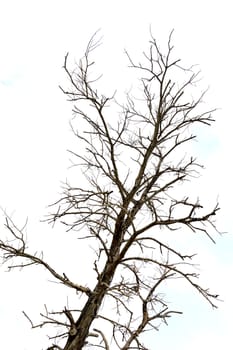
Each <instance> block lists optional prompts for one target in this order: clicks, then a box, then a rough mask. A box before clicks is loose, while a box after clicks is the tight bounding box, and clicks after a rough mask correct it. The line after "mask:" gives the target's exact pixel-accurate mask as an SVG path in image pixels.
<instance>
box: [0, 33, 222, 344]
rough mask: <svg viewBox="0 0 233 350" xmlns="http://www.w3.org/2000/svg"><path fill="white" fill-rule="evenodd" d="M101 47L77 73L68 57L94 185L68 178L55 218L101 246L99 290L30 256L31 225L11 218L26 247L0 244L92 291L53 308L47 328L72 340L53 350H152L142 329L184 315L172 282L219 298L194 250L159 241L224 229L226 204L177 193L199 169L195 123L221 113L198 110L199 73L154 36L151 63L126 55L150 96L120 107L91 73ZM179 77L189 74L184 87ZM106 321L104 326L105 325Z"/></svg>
mask: <svg viewBox="0 0 233 350" xmlns="http://www.w3.org/2000/svg"><path fill="white" fill-rule="evenodd" d="M98 45H99V42H98V41H96V39H95V36H93V37H92V38H91V40H90V42H89V44H88V46H87V49H86V52H85V55H84V57H83V59H81V60H80V62H79V64H78V65H77V67H76V70H74V71H71V70H70V69H69V67H68V54H67V55H66V57H65V62H64V70H65V72H66V74H67V77H68V79H69V82H70V88H69V89H67V90H66V89H63V88H61V89H62V91H63V93H64V94H65V95H66V96H67V97H68V99H69V101H72V103H73V104H74V108H73V111H74V114H75V116H76V119H78V126H79V128H78V130H77V128H76V126H75V120H76V119H74V123H73V124H72V128H73V131H74V134H75V136H76V137H77V138H78V140H79V142H80V145H83V147H84V148H83V149H84V152H82V153H78V152H74V151H72V152H71V153H72V154H73V155H74V156H75V157H76V165H78V166H79V167H81V169H82V172H83V174H84V176H85V178H86V185H85V182H83V183H84V185H83V186H79V187H75V186H72V185H71V184H69V183H66V184H65V188H64V193H63V196H62V198H60V199H59V200H58V201H57V202H56V203H55V204H54V205H55V206H56V211H55V212H54V213H52V214H51V215H50V217H49V219H48V220H49V221H50V222H56V221H58V220H60V221H61V222H62V223H64V224H65V225H66V226H67V228H68V230H74V231H77V230H78V231H79V233H78V234H79V237H82V238H85V239H86V240H88V239H91V240H92V241H93V242H94V243H93V245H94V246H95V247H96V256H97V258H96V259H95V260H93V261H92V262H91V261H90V263H93V267H94V270H95V272H96V278H97V280H96V285H95V287H94V288H93V289H91V288H88V287H86V286H81V285H79V284H76V282H75V283H74V282H72V281H71V280H69V279H68V278H67V276H66V275H65V274H63V275H60V274H58V273H57V272H56V271H55V270H54V269H53V268H52V267H51V266H50V265H49V264H47V263H46V262H45V261H44V260H43V256H41V257H37V256H35V255H31V254H29V253H27V249H26V243H25V238H24V236H23V230H18V229H17V227H16V226H15V225H14V223H13V222H12V221H11V220H10V218H7V219H6V226H7V229H8V230H9V232H10V233H11V234H12V235H13V237H14V239H15V243H16V245H17V248H16V247H15V246H14V243H12V241H10V242H3V241H1V242H0V248H1V250H2V251H3V252H4V259H5V260H9V259H11V258H13V257H22V258H24V259H25V261H26V262H23V263H22V264H20V265H14V266H11V268H12V267H16V266H20V267H23V266H27V265H29V264H39V265H42V266H44V267H45V268H46V269H47V270H48V271H49V272H50V273H51V274H52V275H53V277H55V278H56V279H57V280H59V281H60V282H62V283H63V284H64V285H66V286H68V287H71V288H74V289H75V290H76V291H77V292H78V293H83V295H84V296H85V297H86V301H85V305H84V307H83V308H82V309H80V310H71V309H67V308H65V309H64V310H63V311H61V312H58V313H57V316H59V317H60V316H61V317H63V318H64V317H65V321H60V319H55V318H54V316H56V315H54V314H51V313H49V312H46V314H45V315H44V314H43V316H44V318H45V320H44V321H43V322H42V324H40V325H39V326H42V325H43V324H47V323H55V324H57V325H60V326H61V327H65V328H66V330H67V332H66V333H62V335H59V336H60V337H61V336H62V337H64V336H65V337H66V342H65V345H64V346H63V347H60V346H58V345H53V346H52V347H50V348H49V349H63V350H79V349H82V348H84V347H85V346H91V345H93V346H94V347H96V346H98V347H100V348H103V349H110V346H111V349H114V348H119V349H121V350H126V349H147V348H146V347H145V346H144V345H143V342H142V338H141V335H142V333H143V332H144V331H145V330H148V329H155V330H157V328H158V326H159V323H160V322H161V321H163V322H166V320H167V318H169V317H170V316H171V315H172V314H173V313H180V312H178V311H174V310H170V309H169V307H168V305H167V303H166V301H165V299H164V297H163V295H162V294H161V290H162V287H163V284H164V283H166V282H167V281H168V280H169V279H174V278H180V277H181V278H182V279H184V280H186V281H187V282H188V283H189V284H190V285H191V286H192V287H193V288H194V289H196V290H197V291H198V292H199V293H200V294H201V295H202V296H203V297H204V298H205V299H206V300H207V301H208V302H209V303H210V304H211V305H212V306H214V299H216V297H217V296H216V295H214V294H212V293H210V292H209V290H208V289H204V288H203V287H201V286H200V285H199V284H198V282H197V277H198V275H197V274H196V273H194V272H193V270H192V261H191V259H192V255H187V254H182V253H180V252H179V251H177V250H176V249H175V248H174V247H172V246H171V247H170V246H169V245H168V244H167V243H166V242H165V241H162V240H161V239H160V238H158V237H157V233H158V231H159V230H160V229H161V228H162V227H165V228H167V229H168V230H172V231H173V230H176V229H178V228H180V227H182V226H183V227H186V228H187V229H190V230H192V231H193V232H198V231H199V232H203V233H205V234H207V235H208V236H209V237H210V238H211V236H210V235H211V231H210V230H211V229H216V228H215V225H214V222H213V217H214V216H215V214H216V212H217V210H218V205H216V206H214V207H213V209H212V210H211V211H209V212H205V211H204V209H203V207H202V205H201V204H200V203H199V201H198V200H196V201H192V200H191V199H190V198H189V196H188V195H187V194H186V195H185V196H184V195H183V194H182V191H178V190H177V189H180V188H181V187H180V185H182V184H183V183H184V181H186V180H187V179H189V177H190V176H193V175H195V174H196V173H197V172H198V168H199V167H200V165H199V164H198V163H197V161H196V160H195V159H193V158H192V157H191V158H189V159H187V158H186V157H184V156H183V153H182V150H183V146H185V144H186V143H188V142H189V141H191V140H192V139H193V138H194V137H195V136H193V135H192V134H191V133H190V128H191V127H192V126H193V124H205V125H210V124H211V122H212V121H213V119H212V116H211V112H213V111H207V112H200V111H199V104H200V102H201V100H202V98H203V94H201V96H200V97H198V98H197V99H196V100H191V101H189V99H190V96H189V94H187V95H188V96H186V91H187V92H189V88H190V87H192V86H193V84H194V83H195V81H196V79H197V76H198V73H194V72H193V70H192V69H184V68H182V67H181V66H180V60H177V59H173V58H172V56H173V47H172V45H171V36H170V37H169V40H168V48H167V52H166V54H165V55H163V54H162V53H161V51H160V49H159V47H158V45H157V42H156V40H155V39H154V38H153V36H151V41H150V47H149V52H148V53H144V56H143V63H135V62H134V61H133V59H132V58H131V57H130V55H129V54H128V53H127V57H128V59H129V62H130V67H131V68H133V69H136V70H138V71H140V72H141V74H142V78H141V80H140V89H141V92H142V96H141V99H140V100H139V99H136V98H135V97H133V95H132V94H131V93H128V94H127V95H126V101H125V103H123V104H119V103H118V102H116V100H115V96H114V95H113V96H111V97H106V96H104V95H101V94H99V92H98V90H97V89H96V88H95V86H96V84H97V81H98V78H97V79H95V78H91V74H90V73H89V71H90V68H91V67H93V64H94V62H93V61H92V60H91V55H92V51H93V50H94V49H95V48H96V47H97V46H98ZM180 75H183V76H184V77H185V80H184V82H182V81H181V80H179V83H178V82H177V78H178V77H180ZM180 81H181V83H180ZM111 105H115V106H117V109H120V112H119V114H118V116H116V118H115V120H113V116H112V115H110V112H109V111H110V109H109V107H110V106H111ZM113 110H114V111H115V110H116V109H115V107H114V108H113ZM189 268H190V271H191V272H190V271H189ZM103 302H104V303H103ZM105 305H107V306H106V307H105ZM113 310H114V312H113ZM25 315H26V314H25ZM26 317H28V316H27V315H26ZM98 322H99V324H100V325H101V327H97V326H96V324H98ZM103 325H104V326H103ZM32 326H33V324H32ZM33 327H37V326H33ZM100 328H101V329H100ZM104 329H107V330H108V331H107V333H106V332H104Z"/></svg>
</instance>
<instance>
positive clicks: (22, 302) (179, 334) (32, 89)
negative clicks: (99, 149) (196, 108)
mask: <svg viewBox="0 0 233 350" xmlns="http://www.w3.org/2000/svg"><path fill="white" fill-rule="evenodd" d="M231 17H232V11H231V1H224V0H222V1H221V2H220V1H209V0H206V1H200V0H198V1H185V0H184V1H172V0H170V1H150V0H144V1H135V0H134V1H128V0H124V1H123V0H118V1H110V0H109V1H107V0H106V1H103V0H102V1H101V0H99V1H77V0H76V1H74V0H64V1H62V0H60V1H59V0H56V1H52V0H40V1H35V0H34V1H33V0H30V1H29V0H28V1H26V0H21V1H17V0H15V1H13V0H8V1H3V0H0V37H1V41H0V161H1V172H0V205H1V206H2V207H3V208H4V209H6V210H7V212H8V213H9V214H12V213H14V218H15V220H16V221H17V220H18V221H19V222H20V224H22V223H23V221H24V219H25V218H26V217H28V218H29V226H28V231H29V229H30V232H29V235H30V237H31V236H33V240H32V242H31V243H32V246H33V249H34V250H38V251H39V250H40V249H42V248H43V249H44V250H45V254H46V251H49V248H51V247H53V246H54V245H55V246H56V245H58V248H57V246H56V247H55V250H56V254H54V255H53V256H51V258H50V257H49V258H48V259H47V260H49V261H52V263H53V261H54V263H55V261H56V264H57V265H56V266H58V267H60V268H61V269H63V265H64V264H66V261H67V260H69V256H70V255H71V254H70V252H69V253H68V255H67V256H66V255H64V253H62V248H63V245H64V244H67V247H68V243H69V240H70V239H71V238H72V237H71V236H69V237H68V238H67V241H66V242H63V241H61V239H62V236H60V235H59V234H58V235H57V234H56V232H54V231H56V230H53V232H52V233H51V231H52V230H51V228H50V227H49V226H48V225H45V224H44V225H42V224H39V223H38V221H39V219H41V218H42V217H43V215H45V214H46V213H47V209H46V206H47V205H48V204H50V203H51V202H52V201H53V200H55V199H57V198H58V193H59V191H60V182H61V181H62V180H65V178H66V176H67V177H69V174H68V172H67V167H68V166H69V160H68V158H69V155H68V154H67V152H66V149H68V148H69V147H70V146H71V145H72V144H73V145H74V142H73V141H75V140H74V139H72V134H71V132H70V130H69V125H68V121H69V119H70V117H71V107H72V106H71V105H70V104H69V103H68V102H66V101H65V97H64V96H63V95H62V93H61V92H60V90H59V89H58V85H59V84H62V83H64V75H63V71H62V69H61V67H62V65H63V60H64V55H65V53H66V52H67V51H69V52H70V55H71V62H72V57H76V59H77V60H78V59H79V58H80V57H81V56H82V54H83V51H84V48H85V45H86V43H87V41H88V39H89V38H90V36H91V35H92V34H93V33H94V32H95V31H96V30H97V29H99V28H101V35H103V45H102V46H101V47H100V48H99V49H98V51H97V52H96V56H95V57H96V62H97V67H99V68H98V69H99V71H101V70H103V73H105V76H104V79H106V82H108V83H109V85H111V89H112V90H111V92H112V91H113V90H114V88H115V86H117V87H119V88H120V87H121V88H122V89H123V90H124V89H126V88H127V87H129V84H126V86H124V84H125V82H124V74H125V67H126V65H127V60H126V57H125V56H124V54H123V50H124V48H127V49H128V50H129V51H130V52H132V55H133V53H135V55H136V56H135V57H136V58H137V59H139V58H140V53H141V51H142V50H143V49H145V48H146V47H147V42H148V39H149V25H151V26H152V32H153V34H154V36H155V37H156V38H157V39H158V41H159V42H160V43H161V45H165V44H166V40H167V37H168V34H169V32H170V31H171V30H172V29H173V28H174V29H175V33H174V36H173V43H174V45H175V50H176V53H177V55H178V57H180V58H181V59H182V60H183V62H185V63H187V65H191V64H195V63H198V64H200V68H201V70H202V76H203V82H202V83H201V86H203V87H205V86H208V85H209V86H210V89H209V93H208V95H207V96H206V99H205V101H206V108H212V107H219V108H220V110H219V111H218V112H217V113H216V115H215V117H216V118H217V122H216V123H215V125H214V126H213V127H212V128H211V129H208V130H206V129H204V130H203V131H201V132H200V138H199V139H200V142H199V143H198V144H196V146H195V152H196V153H197V154H198V155H199V158H200V159H201V161H202V162H203V163H204V164H205V168H206V170H205V171H204V173H203V177H202V178H201V179H200V180H199V181H198V186H197V188H196V189H195V191H196V192H197V193H200V195H203V194H204V195H205V196H206V204H207V205H209V201H210V200H212V203H213V202H214V201H215V200H216V198H217V196H219V201H220V206H221V208H222V210H221V212H219V217H218V227H219V228H220V229H221V230H222V231H228V232H229V233H231V232H232V222H231V211H230V209H231V205H230V199H231V194H232V189H231V175H232V171H231V157H230V150H231V149H232V146H233V141H232V115H231V114H232V76H233V66H232V61H233V50H232V32H233V24H232V18H231ZM64 84H65V83H64ZM203 107H204V108H205V106H203ZM1 231H2V230H0V232H1ZM32 231H33V233H32ZM0 234H2V233H0ZM215 238H216V241H217V245H212V244H211V242H210V241H208V240H207V239H206V238H205V237H203V239H199V240H197V241H198V242H196V243H199V244H200V247H199V246H198V245H195V246H194V251H199V252H200V256H199V257H198V259H197V261H198V262H200V263H201V267H202V270H203V271H202V280H203V281H204V285H206V286H209V287H211V288H212V290H213V291H216V292H217V293H219V294H220V297H221V299H224V303H220V304H219V309H218V310H215V311H213V310H212V309H211V308H210V307H209V305H207V304H206V303H205V301H204V300H202V299H201V297H199V296H196V295H194V296H193V295H192V293H189V291H188V290H187V293H186V290H182V289H179V290H177V295H176V299H177V303H175V298H174V299H172V295H171V299H172V300H173V301H174V307H177V308H180V309H182V310H184V311H185V314H184V315H183V316H177V317H174V318H173V319H171V321H170V323H169V326H168V327H166V326H162V327H161V329H160V332H159V333H157V334H153V335H152V334H151V335H150V336H149V339H150V346H151V349H155V348H156V349H160V350H168V349H170V348H171V347H172V348H173V349H179V350H185V349H187V348H188V349H189V350H193V349H197V348H199V349H204V348H208V349H212V350H216V349H219V347H220V346H221V347H222V348H223V347H225V348H230V346H231V333H232V331H231V323H232V320H231V313H232V307H233V302H232V294H233V287H232V267H233V258H232V254H231V252H232V248H233V240H232V237H231V236H230V235H229V234H228V235H225V236H224V237H222V238H220V237H218V236H216V237H215ZM59 239H60V243H61V244H60V245H59ZM203 241H204V242H203ZM202 242H203V243H202ZM43 244H46V246H43ZM60 255H63V257H61V258H60ZM50 259H51V260H50ZM84 266H85V263H84ZM5 270H6V268H1V269H0V276H1V277H0V278H1V290H0V330H1V337H0V348H2V349H3V348H8V349H13V348H14V346H16V345H17V349H19V350H29V349H32V348H33V349H34V350H41V349H42V347H43V349H46V345H48V343H47V342H46V338H44V339H43V342H41V339H40V331H38V333H37V331H36V330H34V331H31V330H30V329H29V328H30V325H29V323H28V322H27V320H25V319H24V318H23V316H22V314H21V310H26V311H30V314H33V315H35V317H36V315H37V313H39V312H40V311H41V310H42V307H43V303H44V300H45V296H46V295H47V294H48V291H50V289H51V290H52V287H51V286H50V284H49V283H47V282H46V278H47V277H48V275H46V276H45V275H44V274H43V273H41V270H40V269H39V268H38V269H37V270H35V269H34V270H33V271H34V273H33V275H32V273H31V271H32V270H31V271H30V269H29V270H28V271H26V270H25V271H24V272H21V273H16V272H13V273H5V272H4V271H5ZM35 271H36V273H37V274H38V275H37V277H36V279H35ZM62 271H63V270H62ZM42 272H43V271H42ZM30 279H32V281H33V282H32V283H33V285H34V286H37V287H36V288H34V289H33V288H32V287H31V288H29V287H28V286H27V285H28V281H30ZM59 292H60V293H62V291H59ZM65 292H66V291H65ZM63 295H64V294H63ZM51 298H52V299H54V295H53V296H51ZM57 298H58V299H59V296H57ZM9 337H10V340H11V344H10V345H9V343H8V341H9ZM35 339H37V341H38V345H35V343H34V341H35Z"/></svg>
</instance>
